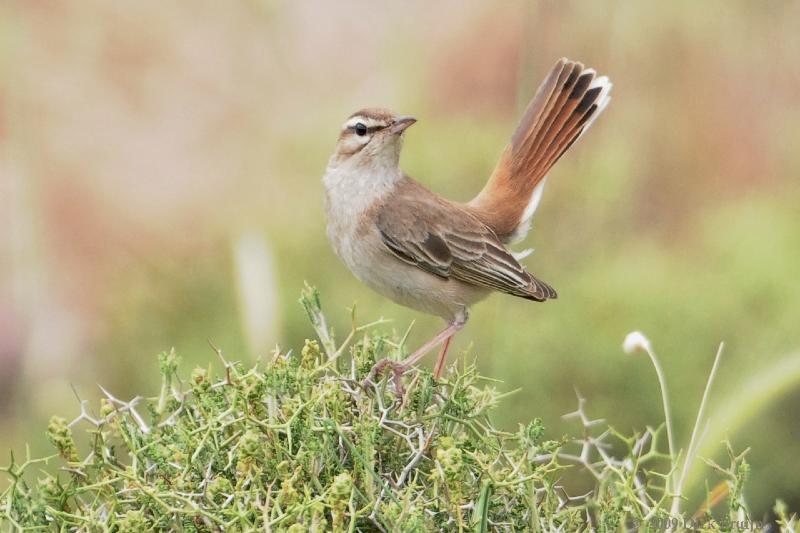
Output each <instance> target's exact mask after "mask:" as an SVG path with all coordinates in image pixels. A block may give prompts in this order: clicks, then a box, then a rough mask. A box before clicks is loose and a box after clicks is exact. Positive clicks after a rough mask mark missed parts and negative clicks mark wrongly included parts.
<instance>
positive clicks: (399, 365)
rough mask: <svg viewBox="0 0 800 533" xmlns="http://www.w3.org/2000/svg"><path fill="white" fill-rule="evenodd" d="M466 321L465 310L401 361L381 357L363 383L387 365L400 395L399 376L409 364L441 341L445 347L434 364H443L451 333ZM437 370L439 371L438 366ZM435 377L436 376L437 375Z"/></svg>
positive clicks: (370, 381) (369, 380)
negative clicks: (392, 373) (391, 371)
mask: <svg viewBox="0 0 800 533" xmlns="http://www.w3.org/2000/svg"><path fill="white" fill-rule="evenodd" d="M466 323H467V315H466V312H464V313H463V314H461V315H459V316H458V317H456V319H455V320H453V321H452V322H450V324H449V325H448V326H447V327H446V328H445V329H444V330H442V331H440V332H439V333H438V334H437V335H436V336H435V337H434V338H432V339H431V340H429V341H428V342H426V343H425V344H423V345H422V346H420V348H419V349H418V350H417V351H416V352H414V353H412V354H411V355H409V356H408V357H406V358H405V359H403V360H402V361H399V362H398V361H392V360H390V359H382V360H380V361H378V362H377V363H375V366H373V367H372V370H370V372H369V375H367V379H366V380H365V381H364V384H365V385H368V384H369V383H373V382H374V379H375V377H377V376H378V374H380V373H381V372H383V369H385V368H386V367H387V366H391V367H392V370H393V372H394V379H395V387H396V388H397V392H398V394H400V395H402V384H401V383H400V378H401V377H402V375H403V374H405V373H406V372H407V371H408V369H409V368H410V367H411V365H413V364H414V363H416V362H417V361H419V360H420V359H422V357H423V356H425V354H427V353H428V352H430V351H431V350H432V349H434V348H436V346H437V345H439V344H440V343H442V342H444V343H445V347H444V349H443V350H442V353H440V354H439V360H437V363H436V365H437V368H439V367H440V366H441V365H443V362H442V361H443V360H444V355H446V354H447V346H448V345H449V344H450V339H451V338H452V337H453V335H455V334H456V333H457V332H458V331H460V330H461V329H462V328H463V327H464V325H465V324H466ZM439 372H440V373H441V369H440V368H439ZM436 377H438V375H437V376H436Z"/></svg>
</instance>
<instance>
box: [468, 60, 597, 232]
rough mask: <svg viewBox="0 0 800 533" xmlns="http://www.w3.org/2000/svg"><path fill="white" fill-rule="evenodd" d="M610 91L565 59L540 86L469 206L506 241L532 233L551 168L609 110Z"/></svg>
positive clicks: (590, 71) (588, 71)
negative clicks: (535, 213)
mask: <svg viewBox="0 0 800 533" xmlns="http://www.w3.org/2000/svg"><path fill="white" fill-rule="evenodd" d="M610 90H611V82H610V81H609V80H608V78H607V77H606V76H599V77H598V76H597V75H596V72H595V71H594V69H591V68H585V67H584V66H583V65H582V64H581V63H578V62H575V61H570V60H568V59H566V58H562V59H560V60H559V61H558V62H557V63H556V64H555V66H554V67H553V68H552V70H551V71H550V73H549V74H548V75H547V77H546V78H545V80H544V81H543V82H542V84H541V85H540V86H539V89H538V90H537V91H536V95H535V96H534V97H533V99H532V100H531V102H530V104H528V107H527V109H526V110H525V113H524V114H523V116H522V119H521V120H520V123H519V125H518V126H517V129H516V131H515V132H514V135H513V136H512V137H511V142H510V143H509V144H508V146H506V148H505V150H504V151H503V154H502V156H501V158H500V161H499V162H498V163H497V167H495V169H494V172H493V173H492V175H491V177H490V178H489V181H488V182H487V183H486V186H485V187H484V188H483V190H482V191H481V192H480V194H478V196H476V197H475V198H474V199H473V200H472V201H470V202H469V204H467V207H468V208H469V209H470V210H471V211H472V212H473V213H475V214H476V215H477V216H478V217H479V218H480V219H481V220H483V222H484V223H486V224H487V225H489V226H490V227H491V228H492V229H493V230H494V231H495V233H496V234H497V236H498V237H500V239H501V240H503V242H506V243H510V242H516V241H518V240H521V239H522V238H524V237H525V235H526V234H527V233H528V229H529V228H530V221H531V218H532V217H533V213H534V211H536V208H537V207H538V205H539V201H540V200H541V196H542V190H543V188H544V183H545V177H546V175H547V172H548V171H549V170H550V168H551V167H552V166H553V165H554V164H555V162H556V161H558V159H559V158H560V157H561V156H562V155H563V154H564V152H566V151H567V149H568V148H569V147H570V146H572V143H574V142H575V141H576V140H577V139H578V138H579V137H580V136H581V135H583V133H584V132H585V131H586V130H587V129H588V128H589V126H591V124H592V122H593V121H594V120H595V119H596V118H597V117H598V116H599V115H600V113H601V112H602V111H603V109H605V107H606V106H607V105H608V102H609V100H610V99H611V97H610V96H609V91H610Z"/></svg>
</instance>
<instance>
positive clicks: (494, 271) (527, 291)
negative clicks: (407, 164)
mask: <svg viewBox="0 0 800 533" xmlns="http://www.w3.org/2000/svg"><path fill="white" fill-rule="evenodd" d="M375 222H376V225H377V228H378V231H379V233H380V236H381V239H382V241H383V244H384V245H385V246H386V248H387V250H388V251H389V252H390V253H392V254H394V255H395V256H396V257H397V258H398V259H400V260H402V261H404V262H406V263H409V264H411V265H414V266H416V267H418V268H420V269H422V270H425V271H427V272H429V273H431V274H434V275H436V276H439V277H442V278H446V279H450V278H453V279H458V280H461V281H463V282H466V283H471V284H474V285H478V286H481V287H486V288H489V289H493V290H497V291H500V292H504V293H507V294H512V295H514V296H519V297H522V298H528V299H531V300H537V301H543V300H546V299H548V298H555V297H556V292H555V291H554V290H553V289H552V287H550V286H549V285H547V284H546V283H544V282H542V281H540V280H538V279H536V278H535V277H533V276H532V275H531V274H530V273H528V272H527V271H526V270H525V268H524V267H523V266H522V265H521V264H520V263H519V261H517V260H516V259H515V258H514V256H513V255H512V254H511V253H510V252H509V251H508V250H506V248H505V247H504V246H503V244H502V242H500V239H499V238H498V237H497V235H496V234H495V233H494V231H492V229H491V228H489V227H488V226H487V225H486V224H484V223H483V222H481V221H480V220H479V219H478V218H477V217H475V216H474V215H472V214H471V213H469V212H467V211H466V210H465V209H463V208H461V207H460V206H458V205H456V204H454V203H450V202H447V201H446V200H443V199H441V198H438V197H436V196H434V195H433V194H432V193H430V191H428V190H427V189H425V188H424V187H422V186H421V185H419V184H417V183H416V182H413V181H412V180H410V179H408V181H407V182H404V183H403V184H402V185H401V186H400V187H398V191H397V192H396V193H395V194H394V195H393V196H392V198H391V200H390V201H389V202H387V203H385V204H383V205H382V206H380V208H379V209H378V212H377V216H376V218H375Z"/></svg>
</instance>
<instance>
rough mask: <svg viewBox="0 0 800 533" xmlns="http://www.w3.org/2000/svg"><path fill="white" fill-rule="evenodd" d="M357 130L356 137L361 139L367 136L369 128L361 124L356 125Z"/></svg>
mask: <svg viewBox="0 0 800 533" xmlns="http://www.w3.org/2000/svg"><path fill="white" fill-rule="evenodd" d="M355 130H356V135H358V136H359V137H363V136H364V135H366V134H367V127H366V126H365V125H364V124H362V123H361V122H359V123H358V124H356V125H355Z"/></svg>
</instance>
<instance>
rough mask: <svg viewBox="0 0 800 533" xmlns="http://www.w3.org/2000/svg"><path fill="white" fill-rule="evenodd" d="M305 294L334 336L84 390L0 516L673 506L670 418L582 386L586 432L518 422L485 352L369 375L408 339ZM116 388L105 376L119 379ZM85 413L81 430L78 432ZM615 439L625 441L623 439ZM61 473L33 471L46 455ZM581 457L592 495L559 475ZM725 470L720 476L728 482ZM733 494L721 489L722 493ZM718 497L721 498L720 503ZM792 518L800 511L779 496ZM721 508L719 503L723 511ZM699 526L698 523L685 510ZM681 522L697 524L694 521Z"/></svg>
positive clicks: (552, 521) (148, 521)
mask: <svg viewBox="0 0 800 533" xmlns="http://www.w3.org/2000/svg"><path fill="white" fill-rule="evenodd" d="M302 302H303V305H304V306H305V308H306V310H307V311H308V313H309V318H310V319H311V321H312V324H313V326H314V328H315V330H316V333H317V336H318V338H319V339H320V340H319V341H316V340H308V341H306V343H305V345H304V346H303V348H302V349H301V350H300V352H299V353H298V352H283V351H276V352H275V353H273V354H272V356H271V357H269V358H268V360H267V361H264V362H263V363H260V364H258V365H256V366H253V367H247V366H245V365H243V364H241V363H236V362H228V361H227V360H225V359H224V358H223V357H222V353H221V352H220V351H219V350H217V353H218V354H219V357H220V358H221V359H222V361H223V365H224V366H223V369H224V370H223V372H222V375H220V376H218V377H213V376H212V372H211V370H210V369H203V368H198V369H195V370H194V371H193V372H192V373H191V375H190V377H189V379H188V382H186V383H184V382H183V381H182V380H181V378H180V377H179V374H178V367H179V362H178V357H177V356H176V354H175V353H174V352H166V353H163V354H161V355H160V356H159V364H160V368H161V376H162V383H161V390H160V394H159V395H158V396H156V397H153V398H141V397H136V398H134V399H132V400H130V401H123V400H120V399H118V398H115V397H114V396H113V395H111V394H110V393H107V392H106V393H105V395H106V398H105V399H104V400H103V401H102V402H101V405H100V407H99V413H98V414H92V413H91V412H90V409H89V408H88V406H87V405H86V404H85V403H84V404H83V405H82V406H81V414H80V416H78V417H77V418H76V419H75V420H73V421H72V422H69V423H68V422H67V421H66V420H64V419H61V418H57V417H54V418H53V419H52V420H51V421H50V424H49V426H48V429H47V434H48V437H49V438H50V440H51V441H52V443H53V445H54V447H55V449H56V451H57V456H58V457H57V456H56V455H54V456H52V457H49V458H43V459H31V458H30V457H26V460H25V461H24V462H22V463H18V462H17V461H15V460H14V458H13V456H12V461H11V464H10V466H8V467H7V468H4V469H3V470H4V471H5V472H6V474H7V475H8V477H9V478H10V483H9V486H8V488H7V489H6V490H5V491H4V492H3V493H2V495H0V521H3V522H4V523H7V524H9V525H10V526H14V527H17V528H29V529H35V528H37V527H38V528H56V529H59V530H81V531H89V530H92V531H93V530H101V529H103V530H109V531H120V532H123V531H143V530H147V529H154V530H175V529H177V530H183V531H218V530H225V531H253V530H259V531H289V532H294V531H330V530H332V531H438V530H447V531H464V530H474V531H579V530H586V529H587V528H593V529H594V530H597V531H622V530H625V529H630V528H637V527H639V526H640V525H641V524H644V523H646V522H649V523H650V526H651V527H652V528H654V529H666V528H667V526H669V525H671V524H672V523H671V522H670V520H672V519H671V518H670V507H671V506H672V505H673V498H672V496H673V494H672V493H671V492H670V491H669V490H667V487H669V486H670V483H672V481H671V480H672V479H673V478H674V475H673V474H674V464H675V460H676V458H675V457H670V456H669V454H665V453H663V452H662V451H661V450H660V447H661V441H662V440H663V439H661V436H662V433H663V431H662V430H661V429H657V430H655V429H647V430H646V431H644V432H643V433H641V434H636V435H631V436H626V435H622V434H619V433H617V432H616V431H614V430H613V429H611V428H608V427H605V426H604V424H603V423H602V421H595V420H591V419H590V418H589V417H588V416H587V415H586V412H585V405H584V401H583V400H582V399H579V406H578V410H577V411H575V412H574V413H572V415H571V416H572V417H573V418H575V419H576V420H577V421H578V422H579V425H580V432H581V435H580V436H579V437H578V438H568V437H564V438H560V439H556V440H546V439H545V429H544V427H543V425H542V422H541V421H540V420H538V419H534V420H532V421H530V422H529V423H528V424H526V425H521V426H520V427H519V430H518V431H516V432H515V433H508V432H504V431H500V430H499V429H497V428H496V427H495V426H494V425H493V424H492V420H491V417H490V413H491V411H492V410H493V409H495V408H497V407H498V405H500V404H501V403H502V402H503V401H504V400H505V397H506V396H507V395H508V394H510V393H506V394H503V393H500V392H498V390H497V389H496V383H495V382H493V381H492V380H490V379H487V378H484V377H481V376H480V375H478V373H477V372H476V370H475V367H474V366H473V365H470V364H464V365H462V367H461V368H458V369H455V370H454V371H453V372H451V373H450V374H449V375H448V376H447V377H446V379H443V380H441V381H440V382H436V381H434V380H433V377H432V375H431V373H430V372H429V371H428V370H427V369H425V368H417V369H413V370H411V371H410V372H408V374H406V376H405V377H404V379H403V383H404V387H403V389H404V390H403V393H402V394H398V391H397V390H396V384H395V383H394V381H393V380H392V379H391V378H381V379H379V380H376V381H377V383H375V384H370V385H369V386H367V387H362V383H363V381H364V379H365V377H366V375H367V374H368V372H369V370H370V368H371V367H372V365H373V364H374V363H375V361H376V360H378V359H380V358H382V357H386V356H390V355H392V354H395V352H397V351H398V343H397V341H396V339H393V338H390V337H387V336H385V335H382V334H380V333H375V332H372V329H373V325H367V326H362V327H355V326H354V327H353V329H352V331H351V332H350V335H349V336H348V338H347V339H345V341H344V342H343V343H342V344H341V345H339V346H338V347H337V346H336V343H335V341H334V339H333V337H332V335H331V333H330V331H329V330H328V329H327V326H326V325H325V318H324V315H322V312H321V309H320V305H319V296H318V295H317V294H316V292H315V291H313V290H307V291H306V292H305V293H304V295H303V298H302ZM104 392H105V391H104ZM78 426H81V427H83V428H85V434H84V435H83V436H82V437H81V438H80V439H78V440H79V442H77V443H76V438H75V436H74V435H73V431H74V430H75V429H76V428H77V427H78ZM609 446H613V447H614V449H617V450H622V452H623V453H622V454H620V457H619V458H616V457H614V456H612V454H611V452H610V448H609ZM54 463H57V464H60V465H61V468H60V472H58V473H56V472H52V473H49V474H45V475H44V477H42V478H40V479H38V480H37V481H32V480H31V479H30V477H31V476H30V474H31V471H32V470H33V469H34V467H38V466H39V465H42V464H47V466H48V467H50V469H51V470H52V466H53V464H54ZM575 467H577V468H579V469H580V470H581V471H582V472H584V473H585V475H586V476H588V477H590V478H591V479H592V480H593V484H594V488H593V490H592V491H591V492H590V493H589V494H586V495H584V496H574V495H572V496H571V495H569V493H568V490H567V489H566V488H565V487H563V486H561V484H560V482H559V480H560V479H561V478H562V477H563V476H564V474H565V472H566V471H567V469H575ZM712 468H713V469H715V470H716V471H717V472H718V473H720V474H721V476H722V478H723V483H722V484H720V485H717V487H718V488H717V489H713V490H710V491H709V498H708V499H707V500H708V505H706V506H704V507H703V508H701V509H700V511H699V512H698V513H696V514H695V516H694V517H693V520H695V521H696V522H697V524H694V525H698V524H699V523H701V522H702V523H703V526H702V527H703V528H704V530H707V531H712V530H713V531H717V530H728V528H731V529H732V526H731V524H732V522H731V521H733V520H735V521H741V520H745V518H746V516H747V515H746V508H745V506H744V500H743V496H742V486H743V484H744V482H745V481H746V478H747V474H748V471H749V466H748V465H747V462H746V461H745V458H744V455H737V454H734V453H733V451H731V452H730V464H729V465H728V466H726V467H724V468H723V467H721V466H718V465H712ZM719 487H721V488H719ZM722 502H724V504H723V503H722ZM720 509H721V511H720ZM776 511H777V512H778V513H779V516H780V517H781V519H782V521H783V525H784V527H785V528H786V529H785V530H786V531H789V530H790V528H791V527H794V524H795V522H794V520H795V519H794V517H790V516H788V513H787V512H786V511H785V510H784V509H783V508H780V509H778V508H776ZM712 513H716V516H717V517H718V518H717V519H716V521H714V520H712V518H713V516H714V515H713V514H712ZM684 525H686V524H684ZM681 527H682V526H681Z"/></svg>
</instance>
